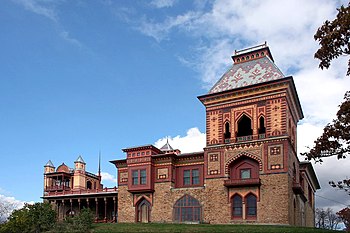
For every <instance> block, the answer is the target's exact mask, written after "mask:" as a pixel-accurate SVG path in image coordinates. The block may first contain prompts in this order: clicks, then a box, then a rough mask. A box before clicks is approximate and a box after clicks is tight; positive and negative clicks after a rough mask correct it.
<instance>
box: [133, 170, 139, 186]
mask: <svg viewBox="0 0 350 233" xmlns="http://www.w3.org/2000/svg"><path fill="white" fill-rule="evenodd" d="M132 184H133V185H138V184H139V171H138V170H135V171H132Z"/></svg>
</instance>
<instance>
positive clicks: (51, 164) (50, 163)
mask: <svg viewBox="0 0 350 233" xmlns="http://www.w3.org/2000/svg"><path fill="white" fill-rule="evenodd" d="M44 167H53V168H54V167H55V166H54V165H53V163H52V161H51V160H49V161H47V163H46V164H45V166H44Z"/></svg>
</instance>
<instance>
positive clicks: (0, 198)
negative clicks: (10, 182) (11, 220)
mask: <svg viewBox="0 0 350 233" xmlns="http://www.w3.org/2000/svg"><path fill="white" fill-rule="evenodd" d="M0 190H3V189H1V188H0ZM25 203H28V204H34V202H33V201H30V202H25V201H20V200H17V199H16V198H14V197H9V196H5V195H2V194H0V223H1V222H4V221H6V219H7V218H8V217H9V216H10V214H11V213H12V212H13V211H14V210H16V209H20V208H22V207H23V206H24V204H25Z"/></svg>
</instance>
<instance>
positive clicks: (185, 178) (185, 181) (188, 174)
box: [184, 170, 191, 185]
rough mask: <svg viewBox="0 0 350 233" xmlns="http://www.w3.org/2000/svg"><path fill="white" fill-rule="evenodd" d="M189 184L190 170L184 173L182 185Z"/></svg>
mask: <svg viewBox="0 0 350 233" xmlns="http://www.w3.org/2000/svg"><path fill="white" fill-rule="evenodd" d="M190 184H191V170H185V171H184V185H190Z"/></svg>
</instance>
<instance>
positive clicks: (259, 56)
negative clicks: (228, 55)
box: [208, 42, 284, 94]
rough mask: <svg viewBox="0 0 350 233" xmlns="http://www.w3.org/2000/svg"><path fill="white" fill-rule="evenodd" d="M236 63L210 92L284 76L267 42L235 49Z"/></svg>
mask: <svg viewBox="0 0 350 233" xmlns="http://www.w3.org/2000/svg"><path fill="white" fill-rule="evenodd" d="M232 60H233V62H234V64H233V65H232V66H231V67H230V68H229V69H228V70H227V71H226V73H225V74H224V75H223V76H222V77H221V78H220V79H219V81H218V82H217V83H216V84H215V85H214V86H213V87H212V88H211V89H210V91H209V93H208V94H214V93H218V92H223V91H228V90H233V89H237V88H242V87H247V86H251V85H255V84H260V83H264V82H268V81H273V80H277V79H282V78H284V74H283V73H282V72H281V70H280V69H279V68H278V67H277V66H276V65H275V63H274V62H273V58H272V54H271V52H270V49H269V47H268V46H267V44H266V42H265V44H262V45H258V46H254V47H251V48H247V49H243V50H240V51H235V54H234V55H233V56H232Z"/></svg>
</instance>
